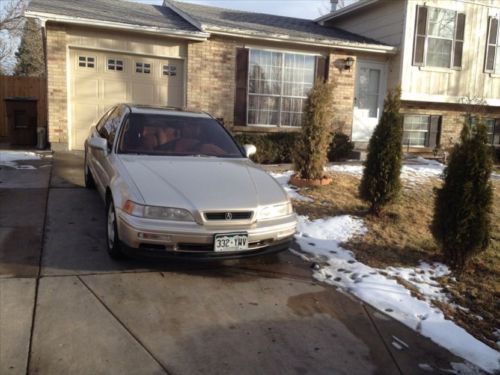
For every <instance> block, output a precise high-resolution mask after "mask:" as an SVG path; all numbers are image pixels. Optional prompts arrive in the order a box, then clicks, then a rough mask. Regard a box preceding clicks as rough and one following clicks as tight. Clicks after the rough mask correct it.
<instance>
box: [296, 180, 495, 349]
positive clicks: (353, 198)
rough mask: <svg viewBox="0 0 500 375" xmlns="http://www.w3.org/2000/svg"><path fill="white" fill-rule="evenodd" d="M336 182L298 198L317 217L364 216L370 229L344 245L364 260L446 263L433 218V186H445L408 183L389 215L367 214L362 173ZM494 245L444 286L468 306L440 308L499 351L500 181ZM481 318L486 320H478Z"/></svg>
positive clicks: (380, 264) (375, 262) (302, 207)
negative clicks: (432, 229) (306, 198)
mask: <svg viewBox="0 0 500 375" xmlns="http://www.w3.org/2000/svg"><path fill="white" fill-rule="evenodd" d="M332 175H333V183H332V184H331V185H330V186H326V187H319V188H311V189H302V190H301V191H300V192H301V194H303V195H307V196H310V197H311V198H313V199H314V202H312V203H305V202H299V201H296V202H294V205H295V209H296V211H297V212H298V213H299V214H302V215H308V216H309V217H310V218H311V219H316V218H321V217H326V216H335V215H342V214H349V215H356V216H363V217H364V219H365V224H366V226H367V227H368V233H367V234H366V235H364V236H363V237H361V238H354V239H352V240H350V241H349V242H348V243H346V244H344V247H346V248H348V249H349V250H352V251H353V252H354V253H355V254H356V257H357V259H358V260H360V261H361V262H363V263H366V264H369V265H370V266H372V267H379V268H384V267H387V266H416V265H418V264H419V262H420V261H427V262H433V261H444V260H443V259H442V257H441V254H440V252H439V248H438V246H437V244H436V243H435V241H434V239H433V237H432V235H431V232H430V229H429V225H430V223H431V220H432V214H433V205H434V198H433V197H434V195H433V189H434V188H435V187H438V186H439V185H440V184H441V181H439V180H437V179H429V180H428V181H426V182H421V183H418V184H408V183H407V182H405V181H403V183H404V189H403V191H402V193H401V195H400V197H399V199H398V201H397V202H396V203H395V204H392V205H390V206H389V207H387V209H386V210H385V213H384V215H383V217H381V218H374V217H372V216H370V215H368V214H367V208H368V206H367V205H366V204H365V203H363V202H362V201H361V200H360V199H359V198H358V193H357V191H358V185H359V181H360V180H359V177H356V176H350V175H346V174H340V173H333V174H332ZM494 187H495V192H494V205H493V206H494V207H493V213H492V223H493V228H492V243H491V245H490V248H489V249H488V250H487V251H486V252H484V253H482V254H480V255H479V256H478V257H476V258H475V259H474V260H473V261H472V262H471V263H470V265H469V268H468V270H467V271H466V272H464V273H463V274H462V275H461V276H460V277H458V276H457V275H453V276H455V278H456V280H455V278H454V277H449V278H443V279H442V280H440V282H441V283H442V285H443V287H444V288H445V289H446V290H447V291H448V292H449V294H450V296H451V297H452V300H453V302H455V303H457V304H458V305H460V306H462V307H464V308H466V309H468V311H465V310H461V309H453V308H451V307H449V306H440V307H441V308H442V310H443V311H444V312H445V313H446V314H447V315H448V316H450V317H453V319H454V320H455V321H456V322H457V323H458V324H460V325H462V326H463V327H464V328H466V329H467V330H468V331H469V332H471V333H472V334H473V335H475V336H476V337H477V338H479V339H480V340H482V341H484V342H485V343H487V344H489V345H491V346H492V347H494V348H496V349H498V348H497V347H496V345H495V342H496V341H498V339H497V338H495V337H494V335H493V331H494V330H495V329H496V328H500V327H498V326H497V325H498V322H499V321H500V204H499V203H500V182H499V181H495V182H494ZM478 316H479V317H481V318H482V319H480V318H478Z"/></svg>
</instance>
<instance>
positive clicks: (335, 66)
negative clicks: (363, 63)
mask: <svg viewBox="0 0 500 375" xmlns="http://www.w3.org/2000/svg"><path fill="white" fill-rule="evenodd" d="M349 56H350V57H353V58H354V59H355V60H356V56H354V55H353V54H352V53H342V52H334V53H330V66H329V73H328V77H329V80H330V81H331V82H333V83H334V84H335V89H334V94H333V103H332V106H333V111H334V116H333V123H332V126H333V130H338V131H341V132H342V133H344V134H347V135H349V136H351V134H352V111H353V105H354V80H355V72H356V61H355V62H354V64H353V66H352V67H351V69H350V70H344V69H343V65H344V60H345V59H346V58H347V57H349Z"/></svg>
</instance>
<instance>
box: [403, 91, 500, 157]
mask: <svg viewBox="0 0 500 375" xmlns="http://www.w3.org/2000/svg"><path fill="white" fill-rule="evenodd" d="M469 108H470V107H468V106H466V105H463V104H444V103H427V102H408V101H403V102H402V103H401V113H403V114H420V115H437V116H442V119H441V138H440V145H441V147H442V148H443V149H450V148H451V147H453V145H454V144H455V143H456V142H457V141H458V139H459V138H460V131H461V130H462V127H463V125H464V121H465V113H466V112H468V111H470V112H471V110H470V109H469ZM481 112H482V113H483V116H485V117H492V118H500V108H499V107H487V108H483V109H482V110H481ZM412 150H413V149H412ZM420 150H421V151H429V150H426V149H425V148H424V149H420ZM413 151H419V150H418V149H415V150H413Z"/></svg>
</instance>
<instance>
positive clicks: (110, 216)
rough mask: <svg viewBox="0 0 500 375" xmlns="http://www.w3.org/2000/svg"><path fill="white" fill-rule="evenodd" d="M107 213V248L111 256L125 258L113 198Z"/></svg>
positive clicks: (116, 258)
mask: <svg viewBox="0 0 500 375" xmlns="http://www.w3.org/2000/svg"><path fill="white" fill-rule="evenodd" d="M106 211H107V215H106V224H107V225H106V248H107V249H108V254H109V256H110V257H111V258H113V259H115V260H118V259H123V258H124V255H123V252H122V244H121V242H120V238H119V237H118V230H117V224H116V212H115V205H114V204H113V200H112V199H110V201H109V203H108V207H107V210H106Z"/></svg>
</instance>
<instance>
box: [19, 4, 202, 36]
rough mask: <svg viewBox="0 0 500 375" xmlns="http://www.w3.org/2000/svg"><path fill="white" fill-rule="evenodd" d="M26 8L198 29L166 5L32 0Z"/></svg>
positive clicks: (85, 16) (120, 21)
mask: <svg viewBox="0 0 500 375" xmlns="http://www.w3.org/2000/svg"><path fill="white" fill-rule="evenodd" d="M28 11H31V12H41V13H50V14H57V15H62V16H69V17H76V18H86V19H92V20H100V21H107V22H117V23H122V24H130V25H138V26H146V27H158V28H163V29H172V30H179V31H186V32H198V31H199V30H198V29H197V28H196V27H195V26H193V25H191V24H190V23H189V22H187V21H186V20H185V19H184V18H182V17H181V16H179V15H178V14H177V13H175V12H174V11H173V10H171V9H169V8H168V7H164V6H158V5H149V4H138V3H132V2H127V1H120V2H118V1H116V0H85V1H82V0H32V1H31V3H30V5H29V7H28Z"/></svg>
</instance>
